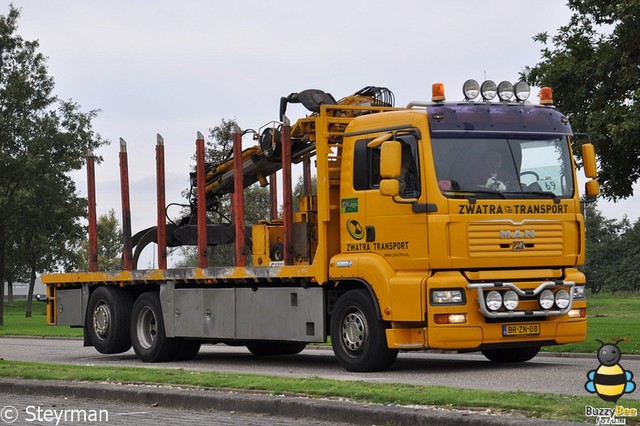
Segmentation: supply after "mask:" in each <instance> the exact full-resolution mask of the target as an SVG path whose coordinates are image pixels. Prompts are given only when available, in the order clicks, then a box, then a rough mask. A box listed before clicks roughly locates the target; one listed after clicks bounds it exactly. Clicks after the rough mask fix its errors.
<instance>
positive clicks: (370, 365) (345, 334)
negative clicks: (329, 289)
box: [331, 290, 398, 372]
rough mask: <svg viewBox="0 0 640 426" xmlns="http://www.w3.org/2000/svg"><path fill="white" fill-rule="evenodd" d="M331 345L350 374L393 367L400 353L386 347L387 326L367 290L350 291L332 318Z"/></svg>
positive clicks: (342, 297)
mask: <svg viewBox="0 0 640 426" xmlns="http://www.w3.org/2000/svg"><path fill="white" fill-rule="evenodd" d="M331 345H332V346H333V352H334V353H335V355H336V358H337V359H338V363H339V364H340V365H341V366H342V367H343V368H344V369H345V370H347V371H357V372H364V371H380V370H385V369H387V368H389V366H391V364H393V362H394V361H395V359H396V357H397V356H398V351H397V350H393V349H389V348H388V347H387V338H386V334H385V327H384V323H383V322H382V321H380V320H379V319H378V318H377V315H376V310H375V306H374V304H373V301H372V300H371V296H370V295H369V293H368V292H367V291H366V290H350V291H348V292H346V293H345V294H344V295H342V296H341V297H340V298H339V299H338V301H337V302H336V304H335V306H334V309H333V314H332V315H331Z"/></svg>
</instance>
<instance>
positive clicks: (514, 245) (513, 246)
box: [511, 240, 524, 251]
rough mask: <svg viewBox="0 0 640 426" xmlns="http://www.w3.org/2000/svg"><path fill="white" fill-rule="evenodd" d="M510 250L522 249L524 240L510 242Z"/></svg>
mask: <svg viewBox="0 0 640 426" xmlns="http://www.w3.org/2000/svg"><path fill="white" fill-rule="evenodd" d="M511 250H513V251H522V250H524V241H522V240H520V241H514V242H513V243H511Z"/></svg>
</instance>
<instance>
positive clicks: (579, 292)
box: [573, 285, 585, 300]
mask: <svg viewBox="0 0 640 426" xmlns="http://www.w3.org/2000/svg"><path fill="white" fill-rule="evenodd" d="M584 288H585V286H583V285H574V286H573V300H576V299H584V298H585V296H584Z"/></svg>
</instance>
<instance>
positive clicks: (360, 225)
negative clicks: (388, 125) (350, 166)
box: [346, 133, 428, 270]
mask: <svg viewBox="0 0 640 426" xmlns="http://www.w3.org/2000/svg"><path fill="white" fill-rule="evenodd" d="M395 140H397V141H399V142H401V143H402V154H403V155H402V157H403V165H402V174H401V176H400V177H399V179H398V180H399V181H400V194H399V195H398V196H396V197H389V196H384V195H382V194H381V193H380V189H379V184H380V147H379V146H378V147H369V146H368V143H369V142H370V141H371V139H362V140H358V141H356V143H355V152H354V189H356V192H359V190H362V193H361V194H362V195H364V197H360V198H361V199H362V198H363V201H364V206H362V207H364V208H360V209H359V214H358V215H357V216H358V218H357V222H352V223H350V224H346V226H350V225H351V227H352V228H353V229H352V230H350V233H351V231H353V233H352V235H354V234H355V235H356V236H359V235H360V233H361V234H362V235H363V238H362V240H361V241H362V242H364V243H365V245H361V246H360V247H362V248H365V249H366V251H369V252H374V253H377V254H379V255H380V256H382V257H384V258H385V259H386V260H387V261H388V262H389V264H390V265H391V266H392V267H393V268H394V269H396V270H402V269H405V270H406V269H426V268H427V257H428V249H427V247H428V246H427V241H428V238H427V237H428V235H427V213H426V212H424V211H420V210H421V209H419V208H418V209H416V208H415V206H419V205H426V201H427V200H426V192H427V191H426V190H425V188H424V183H423V173H421V170H422V168H421V166H422V161H421V156H420V154H421V153H420V147H419V141H418V139H417V137H416V135H414V134H412V133H410V134H405V135H400V136H396V137H395Z"/></svg>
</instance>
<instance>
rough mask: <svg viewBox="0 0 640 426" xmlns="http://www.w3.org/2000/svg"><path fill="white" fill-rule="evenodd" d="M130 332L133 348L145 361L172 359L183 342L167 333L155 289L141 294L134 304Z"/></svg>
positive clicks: (175, 356)
mask: <svg viewBox="0 0 640 426" xmlns="http://www.w3.org/2000/svg"><path fill="white" fill-rule="evenodd" d="M130 332H131V343H132V345H133V350H134V351H135V352H136V355H138V358H140V360H141V361H143V362H161V361H172V360H174V359H176V358H177V357H178V354H179V352H180V349H181V347H182V343H183V342H182V341H180V340H179V339H175V338H170V337H167V336H166V335H165V332H164V320H163V317H162V308H161V306H160V297H159V296H158V293H156V292H153V291H150V292H147V293H143V294H141V295H140V296H139V297H138V298H137V299H136V301H135V303H134V304H133V310H132V311H131V330H130ZM198 349H199V347H198ZM194 356H195V355H194Z"/></svg>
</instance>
